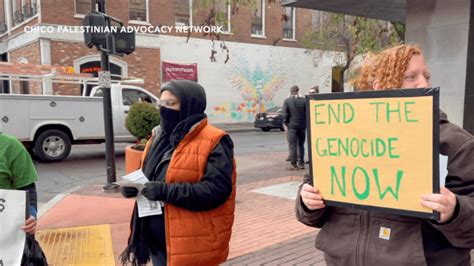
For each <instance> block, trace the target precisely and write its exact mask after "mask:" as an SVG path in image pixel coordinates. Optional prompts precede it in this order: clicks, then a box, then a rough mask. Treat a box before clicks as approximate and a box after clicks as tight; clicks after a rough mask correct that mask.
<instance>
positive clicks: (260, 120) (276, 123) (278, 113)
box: [254, 107, 285, 132]
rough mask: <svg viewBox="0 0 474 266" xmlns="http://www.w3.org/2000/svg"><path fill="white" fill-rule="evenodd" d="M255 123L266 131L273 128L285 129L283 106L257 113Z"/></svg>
mask: <svg viewBox="0 0 474 266" xmlns="http://www.w3.org/2000/svg"><path fill="white" fill-rule="evenodd" d="M254 125H255V127H256V128H260V129H262V130H263V131H265V132H267V131H270V129H272V128H278V129H280V130H281V131H283V130H285V129H284V128H283V109H282V108H281V107H273V108H270V109H268V110H266V111H265V112H263V113H259V114H257V115H256V116H255V122H254Z"/></svg>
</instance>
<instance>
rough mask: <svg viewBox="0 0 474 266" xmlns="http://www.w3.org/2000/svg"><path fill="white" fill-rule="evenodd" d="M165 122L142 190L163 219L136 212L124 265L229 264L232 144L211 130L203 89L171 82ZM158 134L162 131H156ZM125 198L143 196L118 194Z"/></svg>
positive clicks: (164, 100) (128, 191)
mask: <svg viewBox="0 0 474 266" xmlns="http://www.w3.org/2000/svg"><path fill="white" fill-rule="evenodd" d="M160 105H161V107H160V114H161V123H160V127H159V129H158V130H154V134H153V136H152V138H151V139H150V140H149V142H148V144H147V149H146V154H145V155H144V158H145V160H144V163H143V166H142V171H143V173H144V175H145V176H146V177H147V178H148V179H149V180H151V181H150V182H148V183H147V184H145V187H144V188H143V190H142V191H141V194H142V195H144V196H145V197H146V198H147V199H148V200H152V201H157V200H158V201H161V202H163V203H164V206H162V210H163V214H160V215H153V216H147V217H141V218H140V217H138V211H137V206H135V208H134V210H133V214H132V220H131V225H130V226H131V234H130V237H129V240H128V246H127V248H126V249H125V250H124V252H123V253H122V255H121V259H122V263H123V264H126V263H127V262H131V263H132V264H133V265H140V264H146V263H147V262H148V261H149V260H150V259H151V260H152V262H153V265H217V264H219V263H222V262H224V261H225V260H226V259H227V255H228V253H229V241H230V236H231V231H232V224H233V221H234V208H235V179H236V170H235V161H234V154H233V143H232V140H231V139H230V137H229V135H227V133H226V132H224V131H222V130H220V129H217V128H215V127H213V126H211V125H209V124H208V121H207V118H206V115H205V114H204V110H205V109H206V94H205V92H204V88H203V87H202V86H200V85H199V84H197V83H195V82H192V81H184V80H180V81H171V82H169V83H167V84H165V86H164V87H163V88H162V89H161V97H160ZM156 131H160V132H156ZM121 192H122V194H123V195H124V196H125V197H133V196H136V195H137V194H138V190H137V189H136V188H132V187H125V188H122V189H121Z"/></svg>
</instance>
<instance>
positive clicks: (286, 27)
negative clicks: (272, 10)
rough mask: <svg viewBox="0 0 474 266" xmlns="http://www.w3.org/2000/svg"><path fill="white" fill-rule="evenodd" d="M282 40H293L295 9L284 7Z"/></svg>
mask: <svg viewBox="0 0 474 266" xmlns="http://www.w3.org/2000/svg"><path fill="white" fill-rule="evenodd" d="M283 38H284V39H292V40H294V39H295V8H294V7H285V22H284V23H283Z"/></svg>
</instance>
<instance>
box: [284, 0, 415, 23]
mask: <svg viewBox="0 0 474 266" xmlns="http://www.w3.org/2000/svg"><path fill="white" fill-rule="evenodd" d="M282 5H283V6H291V7H299V8H307V9H314V10H322V11H328V12H334V13H341V14H347V15H353V16H362V17H368V18H374V19H381V20H387V21H392V22H402V23H405V18H406V13H407V0H283V3H282Z"/></svg>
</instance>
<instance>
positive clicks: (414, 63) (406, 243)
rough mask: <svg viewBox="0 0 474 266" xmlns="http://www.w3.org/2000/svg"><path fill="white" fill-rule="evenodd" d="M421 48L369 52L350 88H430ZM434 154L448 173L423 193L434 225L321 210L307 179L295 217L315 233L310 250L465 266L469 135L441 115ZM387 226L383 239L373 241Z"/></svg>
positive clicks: (471, 212)
mask: <svg viewBox="0 0 474 266" xmlns="http://www.w3.org/2000/svg"><path fill="white" fill-rule="evenodd" d="M430 79H431V73H430V71H429V69H428V66H427V65H426V62H425V59H424V57H423V53H422V51H421V49H420V48H418V47H417V46H414V45H399V46H396V47H393V48H389V49H386V50H384V51H382V52H380V53H378V54H371V55H369V56H368V57H367V58H366V60H365V63H364V65H363V66H362V68H361V70H360V73H359V75H358V77H357V78H356V79H355V80H354V82H353V84H354V86H355V88H356V89H357V90H391V89H400V88H405V89H411V88H426V87H430V86H431V82H430ZM439 142H440V146H439V147H440V153H441V154H443V155H446V156H448V176H447V177H446V184H445V187H441V190H440V193H435V194H429V195H423V196H422V197H421V198H420V202H421V204H422V205H423V206H424V207H427V208H430V209H432V210H434V211H438V212H439V213H440V220H439V221H430V220H427V219H421V218H414V217H406V216H400V215H395V214H386V213H377V212H373V211H369V210H357V209H349V208H343V207H335V206H326V205H325V202H324V195H322V194H321V193H320V191H319V190H318V188H317V187H314V186H312V185H311V184H310V180H312V177H310V176H306V178H305V183H304V184H303V185H302V186H301V187H300V190H299V192H298V196H297V200H296V216H297V219H298V220H299V221H300V222H302V223H304V224H306V225H308V226H313V227H318V228H321V231H320V232H319V234H318V236H317V238H316V248H318V249H320V250H322V251H323V252H324V255H325V259H326V262H327V264H328V265H357V264H360V265H471V257H470V251H471V249H472V248H474V218H473V217H474V137H473V136H472V135H471V134H470V133H468V132H467V131H465V130H463V129H462V128H460V127H458V126H456V125H454V124H452V123H450V122H449V121H448V118H447V115H446V114H445V113H444V112H443V111H440V140H439ZM382 228H390V230H391V236H390V238H389V239H386V238H381V237H380V230H381V229H382Z"/></svg>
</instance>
